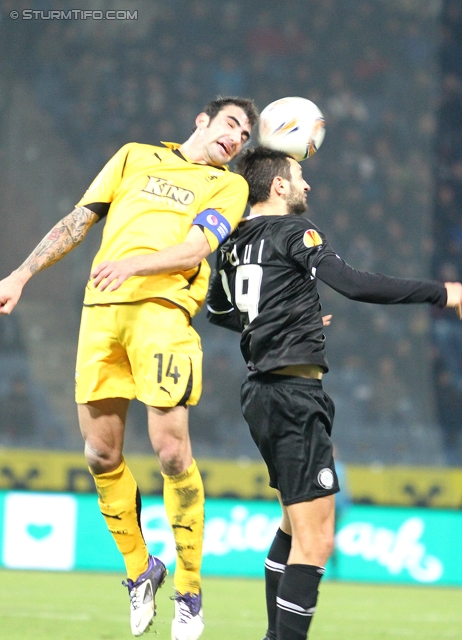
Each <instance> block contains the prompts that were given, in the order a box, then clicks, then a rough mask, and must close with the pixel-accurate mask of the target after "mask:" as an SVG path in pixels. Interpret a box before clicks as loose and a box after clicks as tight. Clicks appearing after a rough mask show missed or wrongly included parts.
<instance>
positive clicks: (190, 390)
mask: <svg viewBox="0 0 462 640" xmlns="http://www.w3.org/2000/svg"><path fill="white" fill-rule="evenodd" d="M75 379H76V391H75V395H76V401H77V403H79V404H85V403H87V402H90V401H91V400H102V399H104V398H128V399H129V400H131V399H133V398H137V399H138V400H140V401H141V402H143V403H144V404H146V405H150V406H153V407H176V406H177V405H186V404H191V405H194V404H197V403H198V401H199V398H200V395H201V392H202V348H201V343H200V338H199V336H198V334H197V333H196V331H194V329H193V328H192V327H191V325H190V324H189V320H188V318H187V317H186V315H185V314H184V313H183V311H181V309H179V308H178V307H175V306H174V305H170V304H169V303H165V305H164V304H159V303H158V302H153V301H147V302H146V301H143V302H134V303H130V304H112V305H98V306H92V307H84V308H83V311H82V322H81V325H80V334H79V346H78V350H77V364H76V372H75Z"/></svg>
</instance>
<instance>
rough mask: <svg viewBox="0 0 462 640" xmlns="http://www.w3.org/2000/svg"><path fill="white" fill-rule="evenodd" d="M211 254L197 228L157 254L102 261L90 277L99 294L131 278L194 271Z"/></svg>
mask: <svg viewBox="0 0 462 640" xmlns="http://www.w3.org/2000/svg"><path fill="white" fill-rule="evenodd" d="M210 253H211V248H210V245H209V243H208V240H207V238H206V236H205V234H204V232H203V231H202V230H201V229H200V227H198V226H197V225H194V226H193V227H192V228H191V230H190V231H189V233H188V235H187V236H186V239H185V241H184V242H181V243H180V244H175V245H172V246H171V247H166V248H165V249H162V250H161V251H157V252H155V253H148V254H143V255H139V256H133V257H131V258H125V259H123V260H113V261H105V262H101V263H100V264H98V265H97V266H96V267H95V268H94V269H93V271H92V272H91V278H93V286H94V287H98V288H99V290H100V291H104V290H105V289H108V290H109V291H115V290H116V289H118V288H119V287H120V286H121V285H122V284H123V283H124V282H125V280H127V279H128V278H131V277H132V276H152V275H156V274H158V273H173V272H175V271H187V270H188V269H193V268H194V267H197V265H198V264H199V263H200V262H201V260H203V259H204V258H206V257H207V256H208V255H209V254H210Z"/></svg>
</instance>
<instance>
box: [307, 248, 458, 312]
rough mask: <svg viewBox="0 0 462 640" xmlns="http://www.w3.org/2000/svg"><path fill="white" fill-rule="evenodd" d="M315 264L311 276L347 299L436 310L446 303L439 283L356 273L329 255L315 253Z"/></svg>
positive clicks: (445, 296) (445, 294)
mask: <svg viewBox="0 0 462 640" xmlns="http://www.w3.org/2000/svg"><path fill="white" fill-rule="evenodd" d="M315 262H317V264H314V268H313V273H312V275H316V277H317V278H319V280H321V281H322V282H324V283H325V284H327V285H328V286H329V287H331V288H332V289H334V290H335V291H338V292H339V293H341V294H342V295H344V296H345V297H347V298H350V300H358V301H360V302H372V303H375V304H412V303H418V302H421V303H422V302H429V303H430V304H433V305H436V306H438V307H440V308H443V307H445V306H446V303H447V291H446V287H445V286H444V284H442V283H441V282H436V281H434V280H417V279H413V278H395V277H393V276H387V275H383V274H381V273H368V272H367V271H358V270H357V269H353V267H350V265H349V264H347V263H346V262H345V261H344V260H342V258H340V257H339V256H337V255H335V254H331V253H326V254H324V255H323V254H322V253H319V256H318V260H317V261H315Z"/></svg>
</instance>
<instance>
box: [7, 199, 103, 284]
mask: <svg viewBox="0 0 462 640" xmlns="http://www.w3.org/2000/svg"><path fill="white" fill-rule="evenodd" d="M97 219H98V216H97V215H96V213H93V211H90V209H86V208H85V207H77V208H76V209H74V211H72V212H71V213H69V215H67V216H66V217H65V218H63V219H62V220H60V221H59V222H58V223H57V224H56V225H55V226H54V227H53V229H52V230H51V231H50V232H49V233H48V234H47V235H46V236H45V237H44V238H43V240H42V241H41V242H40V243H39V244H38V245H37V246H36V247H35V249H34V250H33V252H32V253H31V254H30V256H29V257H28V258H27V260H26V261H25V262H24V263H23V264H22V265H21V266H20V267H19V269H18V271H23V270H27V271H29V272H30V273H31V274H32V275H33V274H34V273H37V272H39V271H43V269H46V268H47V267H50V266H51V265H52V264H54V263H55V262H58V261H59V260H61V258H64V256H65V255H66V254H68V253H69V252H70V251H72V249H74V248H75V247H76V246H77V245H78V244H80V243H81V242H82V240H83V239H84V237H85V236H86V234H87V231H88V229H89V228H90V227H91V226H92V225H93V224H94V223H95V222H96V221H97Z"/></svg>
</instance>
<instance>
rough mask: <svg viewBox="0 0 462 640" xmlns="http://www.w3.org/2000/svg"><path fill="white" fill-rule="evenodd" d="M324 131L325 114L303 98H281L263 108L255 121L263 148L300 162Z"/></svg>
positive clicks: (316, 144) (317, 145) (307, 156)
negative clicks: (281, 153)
mask: <svg viewBox="0 0 462 640" xmlns="http://www.w3.org/2000/svg"><path fill="white" fill-rule="evenodd" d="M325 132H326V129H325V122H324V116H323V115H322V113H321V111H320V110H319V108H318V107H317V106H316V105H315V104H314V102H311V100H307V99H306V98H295V97H292V98H281V99H280V100H275V102H271V103H270V104H269V105H268V106H267V107H265V108H264V109H263V111H262V112H261V115H260V120H259V123H258V137H259V140H260V144H261V146H262V147H268V148H269V149H274V150H275V151H282V152H284V153H286V154H287V155H288V156H291V157H292V158H293V159H294V160H297V161H298V162H300V161H301V160H306V158H309V157H310V156H312V155H313V154H314V153H316V151H317V150H318V149H319V147H320V146H321V144H322V141H323V140H324V134H325Z"/></svg>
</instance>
